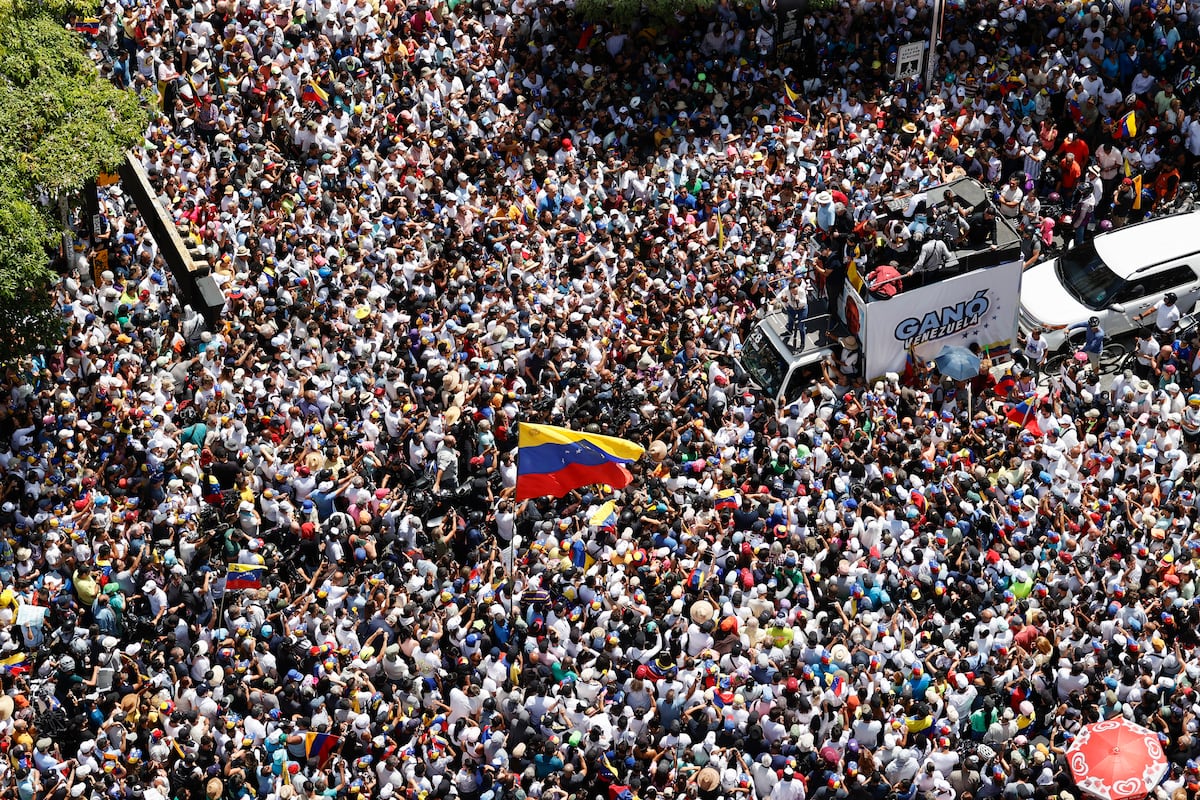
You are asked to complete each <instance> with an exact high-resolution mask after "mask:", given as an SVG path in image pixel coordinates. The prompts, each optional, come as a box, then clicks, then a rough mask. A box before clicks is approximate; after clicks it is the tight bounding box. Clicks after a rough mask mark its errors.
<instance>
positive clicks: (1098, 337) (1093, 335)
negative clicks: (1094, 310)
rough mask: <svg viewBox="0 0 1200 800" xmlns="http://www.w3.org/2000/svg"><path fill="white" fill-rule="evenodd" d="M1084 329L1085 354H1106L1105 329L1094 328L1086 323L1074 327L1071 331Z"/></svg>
mask: <svg viewBox="0 0 1200 800" xmlns="http://www.w3.org/2000/svg"><path fill="white" fill-rule="evenodd" d="M1080 328H1083V329H1084V335H1085V338H1084V341H1083V352H1085V353H1102V352H1104V328H1100V327H1096V328H1092V327H1091V326H1090V325H1088V324H1087V323H1085V322H1081V323H1077V324H1075V325H1072V326H1071V327H1070V328H1069V330H1073V331H1074V330H1079V329H1080Z"/></svg>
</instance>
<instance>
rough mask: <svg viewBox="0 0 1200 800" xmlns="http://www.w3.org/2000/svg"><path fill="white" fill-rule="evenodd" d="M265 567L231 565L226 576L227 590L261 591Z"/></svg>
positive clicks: (258, 565)
mask: <svg viewBox="0 0 1200 800" xmlns="http://www.w3.org/2000/svg"><path fill="white" fill-rule="evenodd" d="M262 579H263V566H262V565H261V564H230V565H229V574H228V575H226V576H225V588H226V589H261V588H262Z"/></svg>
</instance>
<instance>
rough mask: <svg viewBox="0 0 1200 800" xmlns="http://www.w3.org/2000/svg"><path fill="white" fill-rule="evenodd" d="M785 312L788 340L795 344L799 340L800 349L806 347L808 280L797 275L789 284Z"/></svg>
mask: <svg viewBox="0 0 1200 800" xmlns="http://www.w3.org/2000/svg"><path fill="white" fill-rule="evenodd" d="M783 310H784V311H786V312H787V338H788V339H789V340H792V342H793V344H795V341H796V339H797V338H798V339H799V343H800V347H801V348H803V347H804V337H805V335H806V334H807V331H806V330H805V328H804V320H806V319H807V318H808V279H807V278H806V277H804V276H803V275H796V276H795V277H793V278H792V280H791V282H790V283H789V284H788V288H787V293H786V294H785V295H784V298H783Z"/></svg>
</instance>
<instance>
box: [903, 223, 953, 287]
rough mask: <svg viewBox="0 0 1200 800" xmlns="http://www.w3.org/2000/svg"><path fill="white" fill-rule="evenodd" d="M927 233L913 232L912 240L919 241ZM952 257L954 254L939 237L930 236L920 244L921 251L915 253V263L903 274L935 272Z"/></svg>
mask: <svg viewBox="0 0 1200 800" xmlns="http://www.w3.org/2000/svg"><path fill="white" fill-rule="evenodd" d="M927 235H928V234H927V233H924V234H923V233H921V232H920V231H918V232H917V233H914V234H913V241H914V242H916V243H921V239H922V238H924V237H925V236H927ZM953 259H954V254H953V253H951V252H950V248H949V247H947V246H946V243H945V242H943V241H942V240H941V239H938V238H934V237H930V238H928V239H926V241H925V242H924V243H923V244H921V252H920V253H918V254H917V260H916V263H914V264H913V265H912V267H911V268H910V269H909V270H908V272H906V273H904V274H905V276H908V275H913V274H915V273H917V272H937V271H938V270H940V269H942V268H943V267H945V266H946V265H947V264H949V263H950V262H951V261H952V260H953Z"/></svg>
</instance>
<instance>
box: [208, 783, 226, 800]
mask: <svg viewBox="0 0 1200 800" xmlns="http://www.w3.org/2000/svg"><path fill="white" fill-rule="evenodd" d="M204 794H205V796H207V797H208V800H217V798H218V797H220V796H221V795H223V794H225V784H223V783H221V779H220V778H209V780H208V783H206V784H205V785H204Z"/></svg>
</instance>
